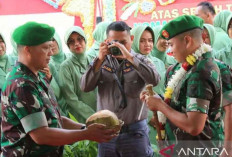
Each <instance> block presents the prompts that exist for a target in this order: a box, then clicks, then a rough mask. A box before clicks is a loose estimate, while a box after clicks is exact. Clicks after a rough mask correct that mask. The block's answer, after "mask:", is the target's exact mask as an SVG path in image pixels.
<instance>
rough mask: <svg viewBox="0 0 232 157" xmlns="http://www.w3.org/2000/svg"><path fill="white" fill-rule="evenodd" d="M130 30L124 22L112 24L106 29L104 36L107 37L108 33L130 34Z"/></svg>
mask: <svg viewBox="0 0 232 157" xmlns="http://www.w3.org/2000/svg"><path fill="white" fill-rule="evenodd" d="M130 30H131V28H130V27H129V26H128V25H127V24H126V22H124V21H115V22H112V23H111V24H110V25H109V26H108V27H107V29H106V34H107V35H109V32H110V31H122V32H123V31H127V33H128V34H130Z"/></svg>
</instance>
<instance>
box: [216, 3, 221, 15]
mask: <svg viewBox="0 0 232 157" xmlns="http://www.w3.org/2000/svg"><path fill="white" fill-rule="evenodd" d="M214 9H215V11H216V14H217V13H219V12H220V11H222V5H218V6H217V5H215V6H214Z"/></svg>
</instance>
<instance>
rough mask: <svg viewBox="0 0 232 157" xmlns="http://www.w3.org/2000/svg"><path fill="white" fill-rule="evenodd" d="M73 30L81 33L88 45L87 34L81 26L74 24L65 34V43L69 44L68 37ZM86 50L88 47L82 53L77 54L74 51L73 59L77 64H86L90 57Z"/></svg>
mask: <svg viewBox="0 0 232 157" xmlns="http://www.w3.org/2000/svg"><path fill="white" fill-rule="evenodd" d="M73 32H76V33H78V34H79V35H81V36H82V37H83V38H84V40H85V44H86V46H87V38H86V36H85V32H84V30H83V29H82V28H81V27H78V26H72V27H71V28H69V29H68V30H67V31H66V33H65V36H64V41H65V43H66V44H67V42H68V39H69V37H70V35H71V34H72V33H73ZM67 46H68V44H67ZM85 51H86V48H85V49H84V52H82V53H81V54H75V53H73V52H72V56H71V60H72V61H73V62H74V63H76V64H81V65H82V66H86V64H87V59H88V58H87V55H86V53H85Z"/></svg>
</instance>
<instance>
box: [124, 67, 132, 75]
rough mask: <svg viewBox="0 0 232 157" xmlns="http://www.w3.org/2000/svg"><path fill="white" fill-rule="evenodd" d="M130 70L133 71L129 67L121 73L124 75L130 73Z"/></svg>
mask: <svg viewBox="0 0 232 157" xmlns="http://www.w3.org/2000/svg"><path fill="white" fill-rule="evenodd" d="M132 70H133V68H132V66H131V67H129V68H126V69H124V70H123V73H124V74H125V73H128V72H131V71H132Z"/></svg>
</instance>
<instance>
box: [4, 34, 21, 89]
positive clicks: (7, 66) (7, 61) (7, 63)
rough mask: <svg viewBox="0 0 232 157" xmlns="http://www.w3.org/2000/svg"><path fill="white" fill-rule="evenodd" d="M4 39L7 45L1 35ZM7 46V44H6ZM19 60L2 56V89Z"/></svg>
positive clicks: (5, 55) (9, 56) (6, 55)
mask: <svg viewBox="0 0 232 157" xmlns="http://www.w3.org/2000/svg"><path fill="white" fill-rule="evenodd" d="M0 35H1V36H2V38H3V41H4V43H5V40H4V37H3V35H2V34H0ZM5 45H6V44H5ZM16 60H17V58H16V57H14V56H11V55H8V54H6V52H5V54H4V55H3V56H0V89H1V88H2V86H3V84H4V82H5V81H6V77H7V74H8V73H9V72H10V71H11V70H12V68H13V67H14V64H15V61H16Z"/></svg>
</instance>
